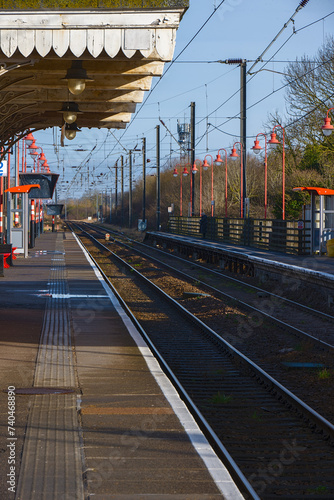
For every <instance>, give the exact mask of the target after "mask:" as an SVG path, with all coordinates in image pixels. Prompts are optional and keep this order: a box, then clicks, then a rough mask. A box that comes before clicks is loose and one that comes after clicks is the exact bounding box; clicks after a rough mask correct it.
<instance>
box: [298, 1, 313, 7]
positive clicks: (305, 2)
mask: <svg viewBox="0 0 334 500" xmlns="http://www.w3.org/2000/svg"><path fill="white" fill-rule="evenodd" d="M309 1H310V0H302V1H301V2H300V4H299V7H300V8H302V7H305V5H306V4H307V3H308V2H309Z"/></svg>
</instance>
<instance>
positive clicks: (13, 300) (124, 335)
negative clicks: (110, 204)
mask: <svg viewBox="0 0 334 500" xmlns="http://www.w3.org/2000/svg"><path fill="white" fill-rule="evenodd" d="M0 325H1V328H0V348H1V355H0V356H1V367H0V377H1V389H2V390H1V393H0V411H1V430H2V431H1V437H0V470H1V482H0V497H1V498H2V499H16V500H33V499H34V500H36V499H38V500H53V499H55V500H83V499H91V500H93V499H94V500H102V499H103V500H111V499H113V500H188V499H189V500H218V499H231V500H232V499H233V500H239V499H242V498H243V497H242V495H241V494H240V493H239V491H238V489H237V487H236V486H235V484H234V482H233V481H232V479H231V477H230V475H229V473H228V472H227V470H226V468H225V467H224V465H223V464H222V463H221V462H220V460H219V459H218V458H217V456H216V455H215V453H214V452H213V450H212V448H211V446H210V445H209V444H208V442H207V440H206V439H205V437H204V436H203V434H202V433H201V431H200V430H199V428H198V427H197V424H196V423H195V421H194V420H193V418H192V417H191V415H190V414H189V412H188V410H187V409H186V407H185V405H184V403H183V402H182V401H181V399H180V398H179V396H178V394H177V392H176V391H175V389H174V387H173V386H172V385H171V383H170V382H169V380H168V379H167V378H166V376H165V375H164V373H163V372H162V371H161V369H160V367H159V365H158V363H157V362H156V360H155V359H154V357H153V355H152V353H151V351H150V350H149V349H148V347H147V345H146V344H145V342H144V340H143V339H142V337H141V336H140V335H139V333H138V331H137V330H136V329H135V327H134V325H133V324H132V322H131V321H130V319H129V318H128V316H127V315H126V314H125V313H124V312H123V309H122V308H121V306H120V304H119V302H118V300H117V298H116V296H115V295H114V294H113V293H112V291H111V290H110V288H109V287H108V286H107V285H105V283H104V282H103V279H102V277H101V276H100V275H99V272H98V271H97V269H96V268H94V265H93V264H92V263H91V262H90V261H89V259H88V258H87V256H86V254H85V253H84V251H83V249H82V248H81V246H80V245H79V243H78V241H77V240H76V239H75V237H74V236H73V235H72V233H70V232H66V231H65V232H58V233H45V234H43V235H41V236H40V237H39V238H38V239H37V240H36V247H35V248H34V249H32V250H30V251H29V256H28V258H26V259H24V258H23V257H18V258H17V260H16V261H15V265H14V266H13V267H11V268H10V269H7V270H6V273H5V277H4V278H0Z"/></svg>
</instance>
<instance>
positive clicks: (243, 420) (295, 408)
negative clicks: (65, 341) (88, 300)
mask: <svg viewBox="0 0 334 500" xmlns="http://www.w3.org/2000/svg"><path fill="white" fill-rule="evenodd" d="M80 233H81V238H82V239H83V240H84V243H85V245H86V246H87V249H88V250H89V251H90V252H91V254H92V255H93V257H94V258H95V259H96V261H97V263H98V264H99V265H100V266H101V267H102V269H103V270H104V273H105V274H106V275H107V276H108V278H109V279H110V281H111V282H112V284H113V286H114V287H115V288H116V289H117V290H118V292H119V293H120V295H121V296H122V298H123V300H124V301H125V303H127V305H128V307H129V308H130V309H131V312H132V313H133V314H134V315H135V317H136V321H137V322H138V324H139V325H140V328H141V329H142V330H143V331H145V334H146V335H147V336H148V337H149V339H150V342H152V343H153V344H154V346H155V347H154V348H155V349H156V350H157V351H158V352H159V353H160V354H159V355H160V356H162V357H163V359H164V360H165V361H164V363H167V365H168V367H169V369H170V370H171V371H172V375H171V376H172V377H174V378H176V379H177V380H178V382H179V383H180V384H181V386H182V388H180V389H179V390H180V391H183V393H184V397H186V396H187V394H188V395H189V396H190V398H191V402H188V404H189V405H190V406H194V408H195V409H194V408H193V410H194V411H195V413H197V418H198V419H200V420H202V422H201V424H202V425H204V424H203V422H208V424H209V426H210V428H211V429H213V431H214V435H215V436H217V439H215V440H214V447H215V448H216V450H217V452H218V453H219V454H220V455H221V454H223V455H224V457H225V458H224V461H226V460H227V459H230V457H232V460H230V465H229V466H228V467H229V469H230V471H231V473H232V475H233V477H234V478H235V480H236V481H237V483H238V485H240V484H241V489H242V491H244V492H246V490H247V487H248V483H250V484H251V485H252V486H253V489H254V490H255V491H256V493H254V491H253V490H252V488H250V489H249V490H248V492H247V493H245V496H246V497H247V498H263V499H269V498H273V497H275V498H277V497H280V498H291V499H292V498H293V499H295V498H318V497H319V493H321V494H322V498H333V496H334V480H333V478H332V474H331V467H332V461H333V458H334V449H333V440H334V439H333V438H334V427H333V425H332V424H331V423H330V422H328V421H327V420H326V419H325V418H324V417H323V416H321V415H320V414H318V413H317V412H316V411H315V410H314V409H312V408H311V407H310V406H308V405H307V404H305V403H304V402H303V401H302V400H301V399H300V398H298V397H296V396H295V395H294V394H292V393H291V392H290V391H289V390H287V389H285V388H284V387H283V385H282V384H280V383H279V382H276V381H275V380H274V379H273V377H271V376H270V375H268V374H266V373H265V371H264V370H263V369H262V368H260V367H258V366H257V365H256V364H255V363H254V361H251V360H250V359H248V358H247V357H246V356H245V354H244V353H241V352H240V351H239V350H237V349H235V347H233V346H232V345H231V344H230V343H228V342H226V340H224V339H223V338H222V337H223V335H220V334H219V332H216V331H215V330H214V329H213V328H212V327H211V326H210V325H208V324H205V323H204V322H203V321H201V319H199V318H197V317H196V316H195V315H193V314H192V312H190V311H188V310H187V309H186V308H185V307H184V306H183V304H182V302H187V301H189V297H191V299H190V301H192V302H195V303H196V302H197V299H196V298H195V297H200V299H199V301H201V300H202V299H205V300H207V299H208V297H206V296H203V295H200V294H201V293H202V292H201V291H199V290H197V291H194V290H193V289H194V287H195V288H196V287H197V286H198V285H197V284H196V286H195V285H191V287H192V289H191V290H190V289H189V290H185V288H183V292H182V297H184V294H186V296H187V297H188V298H187V299H182V300H180V298H179V296H178V295H177V293H175V291H176V290H177V287H178V286H183V287H185V286H186V285H185V284H183V285H180V284H177V282H176V281H175V280H176V278H174V277H173V287H174V288H173V287H172V288H173V290H174V292H173V294H174V295H175V296H176V297H174V298H173V297H171V296H170V295H168V294H167V293H166V292H163V291H159V290H158V289H157V287H156V285H152V280H154V281H156V282H158V283H159V284H160V285H161V284H162V283H163V282H166V283H165V285H164V286H165V288H170V286H171V285H170V284H169V285H168V286H167V282H169V281H170V280H169V277H168V275H167V273H166V271H162V270H161V269H159V268H158V267H157V266H156V265H153V264H152V263H151V262H148V261H147V260H146V261H144V260H143V258H142V257H140V258H139V257H135V255H134V254H133V253H132V256H131V257H130V256H129V255H128V256H127V258H128V259H130V260H131V262H130V264H127V263H125V262H124V260H120V256H119V255H118V256H116V255H115V254H114V253H110V250H109V248H104V249H103V250H102V251H101V249H100V248H99V249H98V248H97V247H96V246H95V245H97V244H98V242H96V241H95V243H94V244H93V243H92V241H93V240H92V236H91V235H88V234H87V233H83V232H82V231H81V230H80ZM109 246H110V245H109ZM112 246H113V247H114V246H116V244H112ZM121 251H122V250H121V247H117V253H118V254H119V253H121ZM115 259H116V261H115ZM140 259H141V260H140ZM138 269H140V274H139V273H138ZM144 274H145V276H143V275H144ZM188 286H189V287H190V285H189V284H188ZM152 287H153V288H152ZM160 289H161V286H160ZM193 293H194V294H195V295H194V296H192V295H191V294H193ZM187 294H188V295H187ZM189 294H190V295H189ZM194 299H195V300H194ZM209 299H210V300H213V299H212V297H209ZM217 300H218V299H215V301H216V305H217ZM220 302H221V300H220ZM196 307H197V308H200V307H201V304H200V303H198V304H197V305H196ZM220 307H223V306H222V304H221V305H220ZM224 307H225V309H223V310H222V313H223V315H226V311H227V308H229V307H233V306H230V305H228V306H227V305H226V304H225V305H224ZM211 308H212V305H211ZM243 314H244V313H243ZM220 316H222V314H221V315H220ZM206 323H207V322H206ZM225 327H226V325H225ZM225 327H223V329H224V328H225ZM312 342H315V341H313V340H312ZM321 349H322V350H323V356H328V355H329V353H328V352H327V351H328V350H329V349H331V348H330V347H329V346H327V345H325V344H321ZM321 349H320V347H319V350H321ZM313 350H314V347H313ZM299 384H300V381H299ZM210 439H213V438H212V437H211V438H210ZM221 443H223V444H221ZM320 459H321V467H319V460H320ZM235 464H236V465H237V469H236V468H235ZM238 469H240V471H241V473H240V474H239V473H238Z"/></svg>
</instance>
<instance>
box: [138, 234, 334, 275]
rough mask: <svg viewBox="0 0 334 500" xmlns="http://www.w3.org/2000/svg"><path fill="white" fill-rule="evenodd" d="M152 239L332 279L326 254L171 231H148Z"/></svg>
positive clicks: (330, 261) (332, 263)
mask: <svg viewBox="0 0 334 500" xmlns="http://www.w3.org/2000/svg"><path fill="white" fill-rule="evenodd" d="M149 238H150V239H151V240H153V239H154V238H160V239H162V240H164V239H165V240H166V241H167V240H169V241H172V242H173V241H174V242H177V243H180V244H182V243H190V244H192V245H193V246H194V247H198V248H200V247H202V248H207V249H209V250H211V251H218V252H221V253H222V254H223V253H224V252H225V253H226V254H227V253H228V254H230V255H234V256H238V257H240V258H246V257H247V258H248V259H249V260H251V261H253V262H258V263H261V262H262V263H268V264H270V265H274V266H276V267H281V268H284V267H285V268H286V269H288V268H289V267H290V268H291V269H293V268H295V269H296V270H297V269H299V270H300V271H301V272H306V273H309V274H312V273H313V274H315V273H317V272H318V273H320V274H328V276H329V277H332V279H333V280H334V258H332V257H328V256H327V255H293V254H287V253H283V252H275V251H270V250H261V249H260V248H253V247H248V246H243V245H233V244H229V243H225V242H220V241H213V240H209V239H202V238H196V237H192V236H184V235H178V234H172V233H164V232H156V231H149V232H147V233H146V239H149Z"/></svg>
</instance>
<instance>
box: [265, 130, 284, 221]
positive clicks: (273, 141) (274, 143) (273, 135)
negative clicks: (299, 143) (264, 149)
mask: <svg viewBox="0 0 334 500" xmlns="http://www.w3.org/2000/svg"><path fill="white" fill-rule="evenodd" d="M277 127H278V128H281V129H282V132H283V139H282V145H283V151H282V219H283V220H285V130H284V127H282V125H280V124H277V125H275V127H274V128H273V131H272V133H271V138H270V141H268V144H270V145H271V146H277V145H278V144H281V143H280V141H279V140H278V139H277V137H276V133H275V129H276V128H277Z"/></svg>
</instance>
